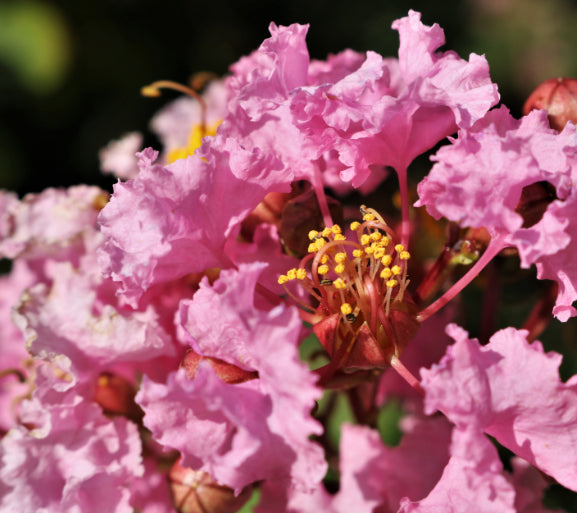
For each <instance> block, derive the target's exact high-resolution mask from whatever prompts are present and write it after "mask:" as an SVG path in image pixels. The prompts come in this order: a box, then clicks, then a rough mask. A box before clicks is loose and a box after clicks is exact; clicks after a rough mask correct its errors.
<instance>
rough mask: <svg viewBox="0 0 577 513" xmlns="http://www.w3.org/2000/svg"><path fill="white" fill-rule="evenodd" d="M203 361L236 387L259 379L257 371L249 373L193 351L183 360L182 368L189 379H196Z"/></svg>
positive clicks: (221, 377) (226, 381)
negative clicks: (197, 370)
mask: <svg viewBox="0 0 577 513" xmlns="http://www.w3.org/2000/svg"><path fill="white" fill-rule="evenodd" d="M201 361H204V362H208V364H209V365H210V366H211V367H212V369H213V370H214V373H215V374H216V375H217V376H218V377H219V378H220V379H222V380H223V381H224V382H225V383H229V384H232V385H236V384H237V383H243V382H245V381H249V380H251V379H255V378H258V373H257V372H255V371H247V370H244V369H241V368H240V367H237V366H236V365H233V364H232V363H228V362H225V361H223V360H219V359H218V358H210V357H208V356H202V355H199V354H198V353H195V352H194V351H192V350H191V351H188V352H187V353H186V355H185V356H184V359H183V360H182V367H184V370H185V371H186V377H187V378H188V379H193V378H194V375H195V374H196V369H197V368H198V364H199V363H200V362H201Z"/></svg>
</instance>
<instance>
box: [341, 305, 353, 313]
mask: <svg viewBox="0 0 577 513" xmlns="http://www.w3.org/2000/svg"><path fill="white" fill-rule="evenodd" d="M341 313H342V314H343V315H349V314H352V313H353V307H352V306H351V305H349V304H348V303H343V304H342V305H341Z"/></svg>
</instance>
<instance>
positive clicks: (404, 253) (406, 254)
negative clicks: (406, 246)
mask: <svg viewBox="0 0 577 513" xmlns="http://www.w3.org/2000/svg"><path fill="white" fill-rule="evenodd" d="M399 258H400V259H401V260H408V259H409V258H411V254H410V253H409V252H408V251H401V253H400V255H399Z"/></svg>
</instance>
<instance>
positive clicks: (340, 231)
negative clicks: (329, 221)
mask: <svg viewBox="0 0 577 513" xmlns="http://www.w3.org/2000/svg"><path fill="white" fill-rule="evenodd" d="M331 231H332V232H333V233H334V234H335V235H338V234H339V233H343V229H342V228H341V227H340V226H339V225H338V224H335V225H334V226H333V227H332V228H331Z"/></svg>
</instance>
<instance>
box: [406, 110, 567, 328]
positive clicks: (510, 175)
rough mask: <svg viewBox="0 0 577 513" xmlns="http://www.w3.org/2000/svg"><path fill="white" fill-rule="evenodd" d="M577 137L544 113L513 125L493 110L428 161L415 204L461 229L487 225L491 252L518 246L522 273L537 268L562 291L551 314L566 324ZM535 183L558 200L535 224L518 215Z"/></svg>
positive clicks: (505, 115)
mask: <svg viewBox="0 0 577 513" xmlns="http://www.w3.org/2000/svg"><path fill="white" fill-rule="evenodd" d="M576 150H577V134H576V132H575V127H574V126H573V125H572V124H568V125H567V127H566V128H565V130H564V131H563V132H562V133H560V134H558V133H557V132H555V131H553V130H551V129H550V128H549V125H548V122H547V115H546V113H545V111H533V112H531V113H530V114H529V115H528V116H525V117H524V118H522V119H521V120H519V121H517V120H515V119H514V118H512V117H511V116H510V115H509V112H508V110H507V109H506V108H505V107H501V108H500V109H498V110H495V111H492V112H490V113H489V114H488V115H487V116H486V117H485V118H484V119H483V120H481V121H479V122H478V123H477V124H476V125H474V126H473V127H472V128H471V129H470V130H463V131H461V132H460V134H459V138H458V139H457V140H455V141H453V144H452V145H450V146H445V147H443V148H441V149H440V150H439V152H438V153H437V154H436V155H435V156H434V157H433V159H434V160H435V161H437V163H436V164H435V165H434V166H433V168H432V170H431V172H430V173H429V175H428V176H427V177H426V178H425V179H424V180H423V181H422V182H421V183H420V184H419V187H418V191H419V197H420V199H419V201H418V202H417V203H416V206H426V207H427V210H428V212H429V213H430V214H431V215H433V217H435V218H437V219H438V218H440V217H441V216H444V217H446V218H447V219H450V220H451V221H455V222H457V223H459V224H460V225H461V226H463V227H472V228H478V227H484V228H486V229H487V230H488V231H489V233H490V234H491V236H492V237H493V243H492V244H493V247H494V248H495V249H493V251H498V250H499V249H502V248H503V247H506V246H515V247H516V248H517V249H518V251H519V256H520V257H521V263H522V265H523V267H529V266H530V265H531V264H533V263H535V264H536V265H537V270H538V276H539V278H541V279H554V280H556V281H557V282H558V283H559V285H560V290H559V295H558V298H557V303H556V306H555V309H554V313H555V315H556V316H557V317H558V318H559V319H560V320H563V321H565V320H567V319H568V318H569V317H571V316H573V315H575V314H576V313H577V310H575V308H573V307H572V306H571V303H572V302H573V301H575V300H576V299H577V290H576V287H577V272H576V268H575V264H574V261H573V259H571V258H570V257H569V255H570V254H572V251H573V250H574V248H575V242H574V240H575V237H577V232H576V230H577V224H576V223H575V222H574V220H575V219H577V217H575V209H576V208H577V207H576V206H575V205H576V203H577V195H575V193H574V191H573V187H572V185H571V184H572V182H573V181H574V180H575V177H577V160H576V159H575V151H576ZM538 182H547V183H548V184H550V185H552V186H553V187H555V190H556V192H555V196H556V198H558V199H553V198H552V199H551V200H550V201H549V204H548V205H547V209H546V210H545V211H544V213H543V212H541V216H542V217H540V218H538V219H535V220H529V219H528V218H527V219H524V218H523V217H522V215H521V214H520V213H519V212H518V211H517V209H518V205H519V202H520V201H522V193H523V189H524V188H526V187H528V186H530V185H532V184H536V183H538Z"/></svg>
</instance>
